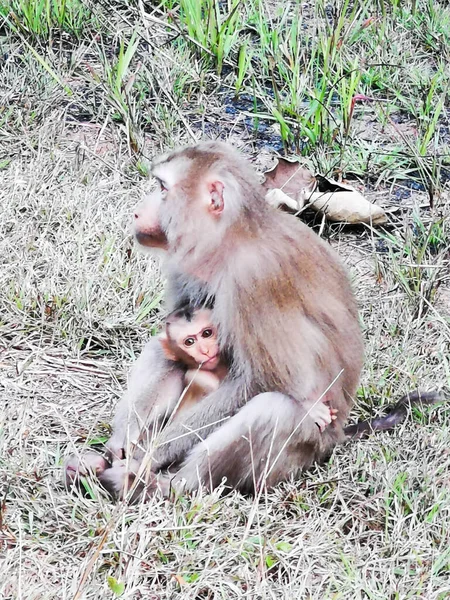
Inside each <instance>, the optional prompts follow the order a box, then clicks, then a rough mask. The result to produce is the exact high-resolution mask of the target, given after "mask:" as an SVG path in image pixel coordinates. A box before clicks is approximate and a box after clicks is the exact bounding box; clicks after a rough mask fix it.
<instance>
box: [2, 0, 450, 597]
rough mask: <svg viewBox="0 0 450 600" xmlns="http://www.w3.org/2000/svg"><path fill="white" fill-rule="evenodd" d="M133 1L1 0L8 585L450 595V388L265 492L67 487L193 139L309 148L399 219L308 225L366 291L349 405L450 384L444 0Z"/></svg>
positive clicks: (95, 421) (13, 588)
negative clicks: (165, 175)
mask: <svg viewBox="0 0 450 600" xmlns="http://www.w3.org/2000/svg"><path fill="white" fill-rule="evenodd" d="M128 4H129V3H124V2H119V1H117V2H112V3H111V4H109V5H107V4H103V3H93V4H89V3H88V2H81V0H80V1H78V0H72V1H71V2H67V5H64V3H60V2H58V1H57V0H45V2H43V3H34V2H31V0H30V2H28V1H25V0H24V1H21V2H19V1H18V0H14V1H11V2H6V1H5V0H0V11H1V12H0V14H1V15H3V17H4V18H5V21H4V22H3V25H2V26H1V28H0V65H1V81H0V88H1V90H2V93H1V101H0V136H1V144H0V146H1V150H0V169H1V178H2V185H1V188H0V206H1V211H0V281H1V286H2V289H1V292H0V367H1V369H0V409H1V410H0V574H1V575H0V598H5V599H9V598H14V599H15V598H18V599H27V600H28V599H30V600H31V599H36V600H37V599H44V598H45V599H62V598H64V599H65V598H71V599H72V598H73V599H77V598H79V599H86V600H88V599H89V600H90V599H103V598H105V599H107V598H114V597H118V596H120V597H121V598H129V599H134V598H143V599H155V600H156V599H160V598H186V599H188V598H192V599H194V598H195V599H197V598H199V599H200V598H249V599H255V598H286V599H292V598H308V599H321V600H322V599H338V598H346V599H347V598H348V599H355V598H369V599H377V600H386V598H389V599H404V598H424V599H427V600H434V599H435V600H438V599H443V598H450V583H449V574H450V526H449V523H450V485H449V484H450V452H449V447H450V412H449V410H448V408H447V407H446V405H445V403H444V404H443V405H441V406H438V407H434V408H432V409H429V410H413V411H412V412H411V414H410V416H409V418H408V420H407V421H406V423H404V424H403V425H402V426H401V427H399V428H398V429H397V430H396V431H395V432H393V433H391V434H382V435H373V436H371V437H370V438H369V439H367V440H362V441H357V442H351V443H349V444H347V445H345V446H342V447H339V448H337V449H336V450H335V452H334V453H333V455H332V457H331V459H330V461H329V462H328V463H327V464H325V465H317V466H315V467H314V468H313V469H312V470H311V471H310V472H308V473H306V474H305V475H304V476H303V477H302V478H301V479H300V480H299V481H291V482H288V483H286V484H283V485H280V486H279V487H278V488H276V489H275V490H273V491H271V492H270V493H264V494H262V496H261V497H258V498H245V497H242V496H241V495H239V494H237V493H232V494H229V495H226V496H221V495H220V490H219V491H217V492H215V493H214V494H212V495H205V494H203V495H202V494H199V495H197V496H194V497H181V498H178V499H176V500H173V501H170V502H169V501H163V500H161V499H159V498H155V499H154V500H153V501H151V502H150V503H149V504H146V505H140V506H133V507H130V506H127V505H126V504H124V503H116V504H114V503H112V502H111V501H110V500H109V499H108V497H107V496H106V495H104V494H102V493H101V491H100V490H99V489H98V488H97V487H96V486H95V484H94V483H93V484H92V486H91V489H90V494H89V495H88V497H83V496H82V494H80V493H78V494H77V493H71V492H69V491H67V490H66V489H65V488H64V486H63V485H62V483H61V467H62V463H63V460H64V457H65V456H66V455H67V454H70V453H72V452H81V451H82V450H83V449H84V448H86V447H88V446H91V445H95V444H99V443H101V442H103V441H105V440H106V439H107V437H108V435H109V432H110V429H109V423H110V422H111V415H112V413H113V410H114V405H115V403H116V402H117V399H118V398H119V397H120V395H121V394H122V392H123V390H124V388H125V386H126V376H127V371H128V369H129V367H130V365H131V364H132V362H133V360H134V359H135V357H136V356H137V354H138V353H139V351H140V349H141V348H142V345H143V344H144V343H145V341H146V340H147V339H148V338H149V337H150V336H151V335H152V334H154V333H155V332H157V331H158V327H159V325H160V320H161V318H162V314H161V312H160V306H161V299H162V294H163V287H164V280H163V277H162V275H161V273H160V270H159V265H158V262H157V261H155V260H153V259H152V258H150V257H149V256H146V255H143V254H140V253H139V252H138V251H137V249H136V247H135V245H134V243H133V240H132V237H131V234H130V222H131V215H132V212H133V207H134V206H135V205H136V203H137V202H138V201H139V199H140V198H141V197H142V195H143V194H144V193H145V191H146V190H148V189H149V188H150V187H151V185H152V182H151V180H149V179H148V177H147V174H148V165H149V159H150V158H151V156H153V155H154V154H155V153H158V152H159V151H161V150H162V149H164V150H165V149H167V148H168V147H173V146H176V145H179V144H183V143H190V142H192V141H193V140H194V139H201V138H204V137H216V136H220V137H221V138H222V139H227V140H229V141H230V142H231V143H233V144H234V145H236V146H238V147H239V148H240V149H241V150H242V151H243V152H244V153H245V154H246V156H247V157H248V159H249V160H251V161H253V162H254V164H255V167H256V168H258V169H260V170H261V171H262V170H263V169H264V168H267V167H268V166H269V165H271V164H273V162H274V160H275V154H276V152H277V151H278V152H280V153H283V152H286V153H287V154H288V155H289V156H293V155H296V156H299V157H300V159H301V160H302V161H303V162H304V163H305V164H307V165H308V166H310V168H313V169H315V170H318V171H320V172H322V173H326V174H328V175H329V176H331V177H334V178H339V177H341V176H344V177H346V178H347V179H348V180H349V181H351V182H352V183H353V185H355V186H356V187H358V189H360V190H361V191H363V193H364V194H365V195H366V196H367V197H368V198H369V199H370V200H371V201H374V202H377V203H379V204H382V205H383V206H385V207H390V208H391V209H392V208H395V209H396V210H395V212H391V213H389V221H388V224H387V225H386V226H385V227H383V228H377V229H372V228H370V227H366V226H359V227H348V226H347V227H345V226H343V225H342V224H339V223H338V224H331V223H322V221H321V218H320V217H317V216H314V215H312V214H308V212H306V213H305V214H304V215H302V217H304V218H305V219H306V220H307V222H308V223H309V224H310V226H311V227H314V229H315V230H316V231H317V232H318V233H320V234H321V235H322V236H323V237H325V238H326V239H327V240H329V242H330V243H331V244H332V245H333V246H334V247H335V248H336V250H337V252H339V253H340V255H341V256H342V259H343V260H344V262H345V263H346V265H347V267H348V269H349V271H350V273H351V277H352V282H353V286H354V289H355V293H356V296H357V299H358V303H359V307H360V314H361V325H362V328H363V332H364V338H365V346H366V361H365V367H364V371H363V374H362V379H361V387H360V389H359V392H358V398H357V403H356V406H355V409H354V411H353V413H352V415H351V418H352V420H357V419H359V418H367V417H368V416H370V415H375V414H381V413H382V412H383V411H384V410H385V409H386V406H387V405H388V404H389V403H390V402H393V401H394V400H395V399H397V398H398V397H400V396H401V395H402V394H403V393H405V392H406V391H408V390H415V389H425V390H427V389H428V390H430V389H443V390H446V389H448V387H449V385H450V362H449V356H450V353H449V349H450V270H449V258H450V254H449V246H450V244H449V212H450V210H449V205H448V193H449V187H448V174H449V171H448V169H449V161H448V156H449V151H448V146H447V144H448V132H449V119H448V115H449V114H450V113H449V111H450V108H449V103H448V77H449V70H448V52H449V50H448V48H449V47H450V11H449V9H448V8H447V7H446V3H445V2H428V0H427V1H420V2H414V1H412V2H402V3H401V2H395V1H392V2H387V1H385V2H375V1H373V2H372V1H369V0H366V1H365V2H360V3H352V2H349V1H348V0H344V2H336V3H329V4H326V3H323V2H322V1H319V2H317V3H300V4H299V5H298V6H297V5H295V3H292V5H288V4H287V3H286V6H283V7H281V8H280V7H278V8H277V6H276V3H270V2H263V1H259V0H258V1H257V0H252V1H251V2H248V3H245V6H244V5H243V4H242V3H240V4H239V6H238V9H237V10H236V11H234V12H233V9H232V7H231V6H229V5H228V3H227V2H224V3H220V7H219V8H218V9H217V10H219V15H222V16H221V17H220V18H222V25H221V27H216V29H214V27H213V26H211V30H210V33H209V34H207V33H205V31H204V30H203V29H202V27H201V23H202V22H204V20H205V18H206V17H205V15H206V14H209V15H210V17H211V14H213V13H208V7H210V6H214V2H209V1H207V0H202V1H201V2H198V3H195V2H189V1H188V0H184V1H182V2H180V5H181V7H180V6H179V5H178V3H175V2H169V1H166V2H161V3H160V4H159V5H156V4H155V5H153V4H152V3H145V5H144V3H139V4H137V3H136V7H135V6H134V4H133V3H131V4H132V6H129V5H128ZM356 5H358V6H356ZM39 6H41V9H39ZM63 6H65V8H64V10H63V8H62V7H63ZM42 7H44V8H42ZM196 7H197V9H199V7H200V8H203V13H201V14H200V17H201V19H200V21H199V20H198V18H197V17H198V15H197V13H196ZM297 9H298V10H300V12H299V13H296V12H295V11H296V10H297ZM230 14H231V17H230V18H228V19H227V18H226V15H230ZM196 15H197V16H196ZM233 15H234V16H233ZM296 15H297V16H296ZM298 15H300V17H299V16H298ZM296 19H297V20H296ZM212 21H213V19H212V17H211V18H210V23H212ZM180 31H181V32H183V34H182V35H181V34H180V33H179V32H180ZM299 31H301V32H302V33H301V35H300V34H298V35H297V33H298V32H299ZM133 32H135V33H133ZM211 32H212V33H211ZM217 32H219V33H220V35H219V33H217ZM275 33H276V35H277V36H278V37H276V36H275ZM294 34H295V35H294ZM214 36H216V37H214ZM264 36H267V37H266V38H264ZM308 36H309V37H308ZM275 37H276V39H275ZM298 39H299V40H301V43H298V44H297V42H295V40H298ZM294 42H295V43H294ZM221 44H222V45H221ZM242 48H244V49H245V50H242ZM222 57H223V60H222ZM271 60H272V62H270V61H271ZM222 63H223V64H222ZM274 65H275V66H274ZM299 65H300V70H298V66H299ZM270 69H272V70H273V72H270ZM236 92H238V95H237V96H236V97H235V93H236ZM356 94H363V95H365V96H366V97H367V98H369V97H370V98H372V100H365V101H364V100H363V101H361V102H359V101H357V102H356V104H355V106H354V112H353V114H352V113H351V112H350V107H351V106H352V103H351V100H352V97H354V96H355V95H356ZM256 127H258V128H257V129H256ZM431 200H432V201H433V206H430V201H431ZM293 218H294V217H293Z"/></svg>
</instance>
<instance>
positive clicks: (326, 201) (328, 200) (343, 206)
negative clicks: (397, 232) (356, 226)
mask: <svg viewBox="0 0 450 600" xmlns="http://www.w3.org/2000/svg"><path fill="white" fill-rule="evenodd" d="M347 188H350V186H347ZM309 203H310V206H311V208H313V209H314V210H317V211H318V212H321V213H323V214H324V215H325V216H326V217H327V219H330V221H342V222H345V223H370V224H372V225H382V224H383V223H386V221H387V217H386V213H385V212H384V210H383V209H382V208H381V206H377V205H376V204H372V203H371V202H369V201H368V200H366V199H365V198H364V196H362V195H361V194H360V193H359V192H357V191H356V190H353V189H351V188H350V189H347V190H345V191H335V192H313V193H312V194H310V197H309Z"/></svg>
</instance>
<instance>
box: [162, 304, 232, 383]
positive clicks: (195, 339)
mask: <svg viewBox="0 0 450 600" xmlns="http://www.w3.org/2000/svg"><path fill="white" fill-rule="evenodd" d="M170 338H171V340H172V341H173V342H175V344H176V345H177V346H178V347H179V348H180V350H183V351H184V352H185V353H186V354H187V355H188V356H190V357H191V358H192V360H193V361H194V362H195V364H196V365H201V368H202V369H204V370H205V371H213V370H214V369H215V368H216V367H217V366H218V364H219V362H220V356H219V344H218V341H217V331H216V329H215V327H214V325H212V312H211V311H210V310H209V309H206V308H205V309H199V310H197V311H195V312H194V316H193V318H192V319H191V320H190V321H188V320H187V319H183V318H179V319H177V320H176V321H174V322H172V323H171V324H170Z"/></svg>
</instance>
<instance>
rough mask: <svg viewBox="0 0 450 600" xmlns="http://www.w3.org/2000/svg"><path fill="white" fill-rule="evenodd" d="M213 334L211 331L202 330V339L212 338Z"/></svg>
mask: <svg viewBox="0 0 450 600" xmlns="http://www.w3.org/2000/svg"><path fill="white" fill-rule="evenodd" d="M213 333H214V332H213V330H212V329H204V330H203V331H202V337H203V338H210V337H212V335H213Z"/></svg>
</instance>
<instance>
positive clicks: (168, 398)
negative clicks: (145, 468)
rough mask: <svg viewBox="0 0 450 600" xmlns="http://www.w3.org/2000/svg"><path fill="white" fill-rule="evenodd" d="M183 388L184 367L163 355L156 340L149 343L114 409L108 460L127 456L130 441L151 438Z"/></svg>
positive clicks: (170, 410) (169, 412)
mask: <svg viewBox="0 0 450 600" xmlns="http://www.w3.org/2000/svg"><path fill="white" fill-rule="evenodd" d="M183 387H184V369H182V368H180V366H179V365H178V363H174V362H171V361H168V360H167V359H166V358H165V356H164V353H163V351H162V348H161V345H160V343H159V341H158V340H157V339H153V340H151V341H150V342H148V343H147V344H146V346H145V347H144V349H143V351H142V354H141V355H140V356H139V358H138V359H137V361H136V363H135V364H134V366H133V368H132V370H131V373H130V377H129V382H128V389H127V391H126V393H125V395H124V397H123V398H122V400H121V401H120V402H119V404H118V405H117V408H116V414H115V417H114V420H113V434H112V436H111V438H110V440H109V441H108V442H107V444H106V447H107V449H108V455H109V457H110V459H111V462H112V460H114V459H123V458H124V457H125V455H126V454H127V455H128V453H127V452H126V450H127V449H128V448H130V444H136V443H137V442H138V441H139V440H141V441H142V440H143V438H145V437H147V436H148V437H151V435H152V432H153V429H154V428H155V427H157V426H158V425H160V424H161V423H162V422H164V421H165V420H166V419H168V418H169V417H170V415H171V414H172V412H173V410H174V408H175V407H176V405H177V402H178V400H179V398H180V395H181V393H182V391H183Z"/></svg>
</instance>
